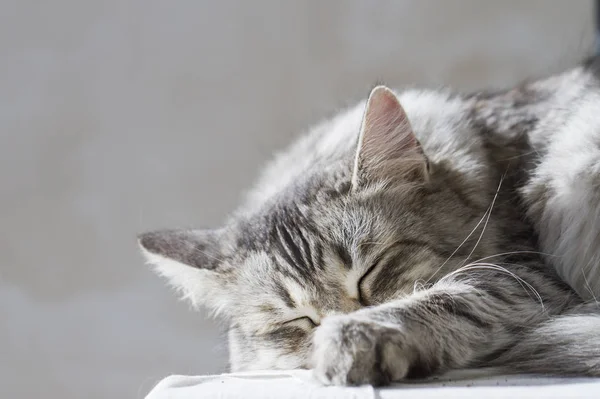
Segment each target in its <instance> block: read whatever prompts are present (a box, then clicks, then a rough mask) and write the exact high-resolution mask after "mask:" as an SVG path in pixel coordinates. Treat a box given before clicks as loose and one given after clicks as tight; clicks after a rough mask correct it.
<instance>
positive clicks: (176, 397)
mask: <svg viewBox="0 0 600 399" xmlns="http://www.w3.org/2000/svg"><path fill="white" fill-rule="evenodd" d="M598 397H600V379H592V378H567V379H559V378H542V377H531V376H494V377H489V376H484V375H482V373H478V372H462V373H455V374H452V375H447V376H444V377H438V378H435V379H432V380H431V381H428V382H425V383H423V382H419V383H416V382H411V383H404V384H396V385H394V386H392V387H387V388H374V387H371V386H362V387H324V386H320V385H318V384H317V383H315V382H313V381H312V380H311V376H310V372H309V371H301V370H293V371H280V372H276V371H273V372H259V373H257V372H253V373H235V374H221V375H209V376H179V375H172V376H170V377H167V378H165V379H164V380H162V381H161V382H159V383H158V384H157V385H156V387H154V389H153V390H152V392H150V393H149V394H148V396H146V399H200V398H202V399H210V398H219V399H241V398H243V399H252V398H261V399H271V398H272V399H296V398H303V399H317V398H323V399H324V398H335V399H371V398H372V399H396V398H398V399H400V398H431V399H433V398H443V399H451V398H461V399H469V398H473V399H481V398H485V399H494V398H511V399H520V398H527V399H531V398H536V399H550V398H561V399H563V398H581V399H584V398H585V399H587V398H590V399H592V398H594V399H597V398H598Z"/></svg>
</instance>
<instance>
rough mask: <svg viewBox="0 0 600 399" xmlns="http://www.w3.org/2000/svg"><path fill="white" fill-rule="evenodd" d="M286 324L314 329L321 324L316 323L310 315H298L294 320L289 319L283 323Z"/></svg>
mask: <svg viewBox="0 0 600 399" xmlns="http://www.w3.org/2000/svg"><path fill="white" fill-rule="evenodd" d="M283 324H284V325H294V326H298V327H302V328H308V329H313V328H315V327H317V326H318V325H319V324H318V323H315V321H314V320H313V319H311V318H310V317H308V316H302V317H297V318H295V319H292V320H288V321H286V322H284V323H283Z"/></svg>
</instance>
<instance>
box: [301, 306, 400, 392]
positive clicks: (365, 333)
mask: <svg viewBox="0 0 600 399" xmlns="http://www.w3.org/2000/svg"><path fill="white" fill-rule="evenodd" d="M405 352H406V351H405V350H404V348H403V340H402V332H401V331H400V330H399V329H397V328H391V327H387V326H382V325H381V324H378V323H375V322H372V321H368V320H364V319H360V318H356V317H354V316H348V315H344V316H333V317H329V318H326V319H324V320H323V323H322V325H321V326H320V327H319V328H317V330H316V331H315V334H314V337H313V354H312V366H313V373H314V376H315V377H316V378H317V379H318V380H319V381H320V382H322V383H323V384H326V385H362V384H371V385H385V384H388V383H390V382H391V381H397V380H400V379H402V378H404V377H405V376H406V373H407V371H408V367H409V361H408V358H407V357H406V355H405Z"/></svg>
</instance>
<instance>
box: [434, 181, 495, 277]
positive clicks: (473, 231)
mask: <svg viewBox="0 0 600 399" xmlns="http://www.w3.org/2000/svg"><path fill="white" fill-rule="evenodd" d="M503 178H504V176H503V177H502V178H501V179H500V184H499V185H498V188H497V190H496V195H495V196H494V198H493V199H492V203H491V205H490V207H488V209H487V210H486V211H485V212H484V214H483V216H482V217H481V219H479V222H477V224H476V225H475V227H474V228H473V229H472V230H471V232H470V233H469V234H468V235H467V237H466V238H465V239H464V240H463V241H462V242H461V243H460V244H459V245H458V247H457V248H456V249H455V250H454V252H452V253H451V254H450V256H449V257H448V258H447V259H446V260H445V261H444V262H443V263H442V265H441V266H440V267H438V268H437V269H436V271H435V272H434V273H433V274H432V275H431V277H429V278H428V279H427V281H426V283H429V282H430V281H431V280H432V279H433V278H434V277H435V276H436V274H438V273H439V272H440V270H442V269H443V267H444V266H446V264H447V263H448V262H449V261H450V260H451V259H452V257H453V256H454V255H456V253H457V252H458V251H459V250H460V249H461V248H462V247H463V245H465V243H466V242H467V241H468V240H469V238H471V236H472V235H473V234H474V233H475V231H477V228H478V227H479V225H481V223H483V221H484V220H485V221H486V222H485V225H487V222H488V221H489V215H491V213H492V207H493V205H494V202H495V201H496V198H497V196H498V192H499V191H500V186H501V185H502V180H503ZM482 236H483V231H482V232H481V235H480V236H479V240H481V237H482ZM479 240H477V244H478V243H479ZM477 244H476V245H477ZM474 250H475V249H473V251H474ZM473 251H471V253H470V254H469V257H470V256H471V255H472V254H473ZM468 259H469V258H468V257H467V259H466V260H468ZM466 260H465V261H466Z"/></svg>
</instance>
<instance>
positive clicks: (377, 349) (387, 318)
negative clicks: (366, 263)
mask: <svg viewBox="0 0 600 399" xmlns="http://www.w3.org/2000/svg"><path fill="white" fill-rule="evenodd" d="M492 274H493V273H492ZM494 277H495V279H494ZM512 280H514V279H512ZM512 280H511V279H510V278H506V277H504V276H498V275H489V276H481V281H482V282H486V283H484V284H481V285H477V284H475V285H471V284H467V283H463V282H447V283H444V284H437V285H435V286H433V287H432V288H430V289H427V290H423V291H419V292H416V293H414V294H412V295H410V296H408V297H406V298H404V299H400V300H396V301H393V302H389V303H386V304H382V305H379V306H375V307H371V308H365V309H362V310H359V311H356V312H353V313H350V314H346V315H338V316H333V317H329V318H325V319H324V320H323V321H322V324H321V326H320V327H318V328H317V330H316V331H315V333H314V336H313V354H312V367H313V369H314V374H315V376H316V377H317V378H318V379H319V380H320V381H321V382H323V383H325V384H333V385H357V384H365V383H369V384H374V385H381V384H386V383H388V382H390V381H398V380H401V379H404V378H407V377H425V376H429V375H432V374H434V373H438V372H443V371H446V370H450V369H455V368H464V367H470V366H473V365H476V364H478V363H479V362H481V361H482V360H483V359H485V358H486V357H487V356H490V355H492V354H494V353H497V352H499V351H502V350H504V349H505V348H508V347H510V346H511V345H513V344H514V343H515V342H516V340H517V339H518V337H519V332H520V331H524V330H523V328H527V327H532V326H534V325H536V324H537V323H539V322H541V321H542V320H544V319H546V318H547V316H548V313H547V312H546V311H544V310H543V308H542V307H541V306H540V303H539V302H536V301H535V300H534V299H533V298H530V297H529V296H528V293H527V292H526V291H523V288H522V287H521V286H520V285H519V284H518V282H515V281H516V280H515V281H512ZM487 281H495V284H494V285H493V286H492V285H490V284H487ZM486 288H487V289H486ZM547 303H548V304H549V305H551V306H552V307H554V305H552V304H551V301H548V302H547Z"/></svg>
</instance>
